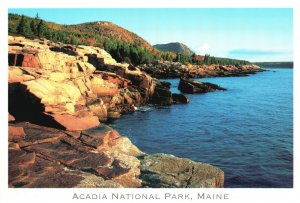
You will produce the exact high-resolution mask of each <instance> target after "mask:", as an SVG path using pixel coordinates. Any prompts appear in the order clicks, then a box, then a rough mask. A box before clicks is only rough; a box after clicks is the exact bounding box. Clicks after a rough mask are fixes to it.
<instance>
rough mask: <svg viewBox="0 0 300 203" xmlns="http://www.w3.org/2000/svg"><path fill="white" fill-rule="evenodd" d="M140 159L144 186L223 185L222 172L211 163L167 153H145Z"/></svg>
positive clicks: (207, 186)
mask: <svg viewBox="0 0 300 203" xmlns="http://www.w3.org/2000/svg"><path fill="white" fill-rule="evenodd" d="M140 160H141V176H140V178H141V179H142V181H143V182H142V184H143V186H144V187H155V188H161V187H164V188H211V187H212V188H215V187H223V186H224V172H223V171H222V170H221V169H219V168H216V167H214V166H212V165H209V164H206V163H201V162H194V161H191V160H189V159H184V158H178V157H175V156H173V155H168V154H153V155H146V156H142V157H141V158H140Z"/></svg>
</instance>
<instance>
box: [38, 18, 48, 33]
mask: <svg viewBox="0 0 300 203" xmlns="http://www.w3.org/2000/svg"><path fill="white" fill-rule="evenodd" d="M46 32H47V27H46V25H45V24H44V21H43V20H40V22H39V24H38V25H37V35H38V36H39V37H43V36H45V34H46Z"/></svg>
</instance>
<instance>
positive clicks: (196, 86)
mask: <svg viewBox="0 0 300 203" xmlns="http://www.w3.org/2000/svg"><path fill="white" fill-rule="evenodd" d="M178 89H179V90H180V91H181V92H182V93H188V94H194V93H206V92H213V91H216V90H226V89H225V88H223V87H220V86H219V85H216V84H213V83H209V82H200V81H195V80H190V79H185V78H180V82H179V85H178Z"/></svg>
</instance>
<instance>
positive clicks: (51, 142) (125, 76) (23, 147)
mask: <svg viewBox="0 0 300 203" xmlns="http://www.w3.org/2000/svg"><path fill="white" fill-rule="evenodd" d="M8 43H9V49H8V50H9V53H8V60H9V68H8V73H9V78H8V82H9V84H8V87H9V114H8V115H9V124H8V125H9V187H33V188H36V187H48V188H50V187H223V185H224V172H223V171H222V170H220V169H218V168H216V167H213V166H211V165H209V164H205V163H200V162H194V161H191V160H188V159H183V158H178V157H174V156H172V155H166V154H154V155H148V154H145V153H143V152H142V151H140V150H139V149H138V148H137V147H136V146H135V145H133V144H132V143H131V141H130V140H129V139H128V138H126V137H124V136H122V135H120V134H119V133H118V132H117V131H115V130H114V129H112V128H110V127H109V126H107V125H105V124H103V122H106V121H109V120H113V119H118V118H119V117H120V116H121V114H124V113H130V112H133V111H135V109H136V108H137V107H139V106H141V105H145V104H155V105H171V104H177V103H188V102H189V99H188V98H187V97H186V96H185V95H183V94H173V93H172V92H171V91H170V84H169V83H166V82H163V81H160V80H158V79H156V78H154V77H151V76H150V75H149V74H147V73H145V72H143V71H141V70H140V69H139V68H138V67H133V66H130V65H128V64H120V63H117V62H116V61H115V60H114V59H113V58H112V57H111V56H110V55H109V54H108V53H107V52H105V51H104V50H103V49H100V48H96V47H90V46H81V45H79V46H73V45H65V44H60V43H54V42H51V41H48V40H45V39H35V40H29V39H26V38H24V37H12V36H9V42H8ZM186 82H187V81H186ZM188 82H189V83H187V85H190V86H193V85H194V87H195V88H194V89H195V90H199V87H200V86H199V84H198V83H199V82H198V83H197V82H196V83H195V82H193V81H188ZM191 84H192V85H191ZM200 85H204V89H205V91H206V92H207V91H214V90H215V89H218V88H220V87H216V86H213V85H209V84H205V83H203V84H200ZM197 88H198V89H197ZM201 88H203V86H201ZM183 92H184V91H183ZM199 92H200V93H202V91H198V92H197V91H196V92H195V93H199ZM187 93H190V92H187Z"/></svg>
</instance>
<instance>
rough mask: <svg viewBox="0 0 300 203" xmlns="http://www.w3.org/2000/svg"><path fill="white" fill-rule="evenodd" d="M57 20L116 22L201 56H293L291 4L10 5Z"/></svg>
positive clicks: (156, 41) (258, 59) (263, 58)
mask: <svg viewBox="0 0 300 203" xmlns="http://www.w3.org/2000/svg"><path fill="white" fill-rule="evenodd" d="M8 12H9V13H17V14H24V15H27V16H31V17H35V16H36V14H37V13H38V14H39V16H40V18H42V19H44V20H47V21H51V22H55V23H59V24H79V23H84V22H93V21H109V22H113V23H115V24H117V25H119V26H121V27H123V28H125V29H127V30H129V31H132V32H134V33H136V34H138V35H139V36H141V37H142V38H144V39H145V40H147V41H148V42H149V43H150V44H152V45H154V44H164V43H169V42H181V43H184V44H186V45H187V46H188V47H190V48H191V49H192V50H193V51H194V52H196V53H197V54H201V55H204V54H210V55H213V56H217V57H229V58H236V59H244V60H249V61H252V62H261V61H292V60H293V10H292V9H289V8H259V9H256V8H253V9H250V8H234V9H229V8H224V9H223V8H214V9H209V8H185V9H183V8H178V9H175V8H170V9H166V8H160V9H158V8H155V9H149V8H147V9H146V8H144V9H128V8H127V9H124V8H122V9H115V8H114V9H112V8H101V9H73V8H72V9H49V8H43V9H37V8H35V9H9V10H8Z"/></svg>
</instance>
